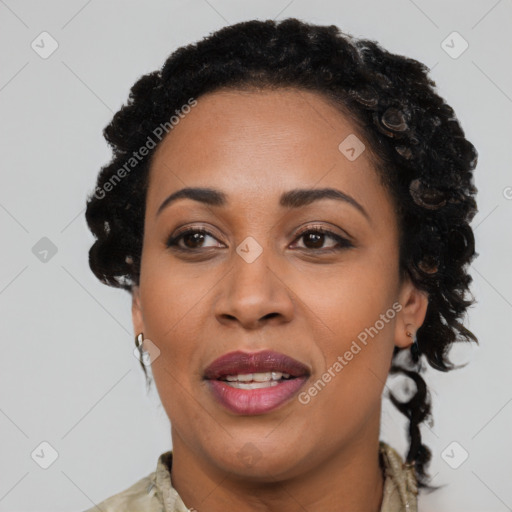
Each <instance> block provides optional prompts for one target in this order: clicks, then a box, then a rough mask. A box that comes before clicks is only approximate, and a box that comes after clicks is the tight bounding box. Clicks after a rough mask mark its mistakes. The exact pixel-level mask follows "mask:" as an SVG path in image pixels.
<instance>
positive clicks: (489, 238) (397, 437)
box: [0, 0, 512, 512]
mask: <svg viewBox="0 0 512 512" xmlns="http://www.w3.org/2000/svg"><path fill="white" fill-rule="evenodd" d="M511 14H512V5H511V1H510V0H500V1H497V0H486V1H475V2H467V1H462V0H460V1H449V2H446V1H440V0H437V1H429V2H427V1H424V0H415V1H412V0H396V1H395V0H393V1H391V0H387V1H364V0H358V1H351V2H348V1H339V0H337V1H334V0H332V1H327V0H325V1H322V0H316V1H314V2H307V1H305V0H291V1H290V0H271V1H258V2H243V1H237V0H191V1H163V0H152V1H146V2H135V1H124V2H121V1H120V0H118V1H113V0H108V1H101V0H89V1H88V2H87V1H84V0H72V1H67V2H64V1H56V0H54V1H46V2H40V1H39V2H38V1H35V0H32V1H18V2H15V1H14V0H0V44H1V48H2V52H1V57H0V59H1V60H0V116H1V121H2V122H1V136H0V141H1V154H2V166H1V173H2V176H1V177H2V179H1V184H2V186H1V188H0V223H1V233H2V247H3V250H2V264H1V265H0V308H1V309H0V311H1V335H2V356H1V367H2V370H1V372H0V389H1V396H0V439H1V441H0V443H1V456H0V474H1V478H0V511H53V512H58V511H69V510H77V511H80V510H84V509H85V508H88V507H91V506H92V505H93V503H97V502H99V501H100V500H102V499H104V498H106V497H107V496H110V495H112V494H114V493H115V492H119V491H121V490H123V489H125V488H126V487H128V486H130V485H131V484H133V483H134V482H135V481H136V480H138V479H140V478H142V477H143V476H145V475H147V474H149V473H150V472H151V471H153V470H154V469H155V467H156V461H157V458H158V456H159V455H160V453H162V452H163V451H166V450H168V449H170V448H171V444H170V430H169V422H168V419H167V416H166V414H165V411H164V410H163V408H162V406H161V405H160V402H159V399H158V396H157V393H156V390H155V388H154V386H153V388H152V391H151V392H150V393H149V395H146V392H145V386H144V379H143V373H142V371H141V369H140V367H139V363H138V361H137V360H136V359H135V357H134V356H133V353H132V349H133V346H134V345H133V334H134V333H133V332H132V326H131V316H130V297H129V295H128V294H127V293H126V292H123V291H121V290H115V289H110V288H108V287H106V286H104V285H102V284H100V283H99V282H98V281H97V280H96V279H95V277H94V276H93V274H92V272H91V271H90V270H89V267H88V264H87V251H88V249H89V247H90V245H91V243H92V241H93V238H92V235H91V234H90V233H89V231H88V229H87V227H86V223H85V219H84V207H85V197H86V194H87V193H88V192H90V191H91V190H92V188H93V186H94V182H95V177H96V174H97V172H98V170H99V168H100V166H101V165H103V164H104V163H106V162H107V161H108V160H109V159H110V152H109V150H108V147H107V145H106V143H105V142H104V140H103V137H102V133H101V132H102V129H103V127H104V126H105V125H106V124H107V123H108V122H109V121H110V119H111V117H112V114H113V112H115V111H116V110H117V109H119V107H120V106H121V105H122V103H123V102H124V101H125V100H126V98H127V94H128V91H129V88H130V87H131V85H132V84H133V83H134V81H135V80H136V79H137V78H138V77H139V76H140V75H141V74H144V73H147V72H149V71H152V70H154V69H157V68H159V67H160V66H161V65H162V63H163V62H164V60H165V58H166V57H167V56H168V55H169V54H170V53H171V52H172V51H173V50H175V49H176V48H177V47H178V46H181V45H183V44H186V43H190V42H195V41H197V40H198V39H200V38H202V37H203V36H205V35H207V34H208V33H209V32H211V31H214V30H216V29H218V28H220V27H222V26H225V25H227V24H231V23H235V22H238V21H242V20H248V19H251V18H259V19H268V18H275V19H282V18H286V17H290V16H294V17H298V18H300V19H303V20H305V21H310V22H313V23H319V24H331V23H332V24H336V25H337V26H339V27H340V28H341V29H342V30H343V31H346V32H348V33H351V34H353V35H354V36H357V37H365V38H370V39H374V40H377V41H378V42H380V43H381V44H382V45H383V46H384V47H385V48H386V49H388V50H390V51H392V52H395V53H400V54H405V55H407V56H410V57H413V58H416V59H418V60H420V61H422V62H424V63H425V64H427V65H428V66H429V67H430V68H431V69H432V74H431V76H432V78H433V79H434V80H435V81H436V83H437V86H438V90H439V92H440V94H441V95H442V96H443V97H445V98H446V100H447V101H448V103H450V104H451V105H452V106H453V108H454V109H455V112H456V113H457V115H458V117H459V119H460V121H461V123H462V126H463V128H464V130H465V132H466V135H467V137H468V138H469V140H471V141H472V142H473V143H474V144H475V146H476V147H477V149H478V151H479V154H480V157H479V165H478V167H477V170H476V185H477V187H478V189H479V196H478V205H479V213H478V215H477V216H476V218H475V220H474V222H473V228H474V230H475V236H476V241H477V249H478V252H479V253H480V256H479V257H478V258H477V259H476V260H475V262H474V264H473V265H472V266H471V269H470V271H471V274H472V275H473V276H474V282H473V284H472V292H473V294H474V295H475V297H476V298H477V301H478V302H477V304H476V305H475V306H474V307H473V308H471V310H470V314H469V316H468V318H467V321H466V325H467V326H468V327H469V328H470V329H471V330H473V332H475V333H476V335H477V336H478V337H479V339H480V345H479V346H477V345H475V344H460V345H458V346H457V347H455V348H454V349H453V350H452V352H451V355H452V359H453V360H454V361H455V362H457V363H466V362H467V363H468V365H467V366H466V367H465V368H462V369H460V370H455V371H453V372H451V373H449V374H440V373H439V372H436V371H434V370H430V371H429V372H428V373H427V376H426V378H427V383H428V385H429V387H430V390H431V393H432V398H433V412H434V424H433V425H432V426H431V427H428V426H424V427H422V429H423V432H424V439H425V441H426V442H427V444H428V446H430V448H431V449H432V452H433V460H432V464H431V466H430V473H431V475H432V477H433V478H432V484H434V485H443V484H446V486H445V487H444V488H443V489H442V490H440V491H437V492H435V493H433V494H431V495H426V496H424V497H421V498H420V511H421V512H434V511H435V512H443V511H449V512H457V511H461V512H462V511H464V512H476V511H478V512H484V511H485V512H501V511H506V510H512V489H511V486H510V482H511V478H512V469H511V453H512V442H511V436H510V431H511V423H512V422H511V419H512V404H511V401H512V386H511V383H512V382H511V376H510V375H511V372H510V361H511V355H512V354H511V346H512V344H511V340H510V334H509V333H510V329H509V324H508V320H509V318H510V316H511V313H512V310H511V306H512V304H511V301H512V291H511V290H512V288H511V285H512V273H511V270H510V262H511V261H512V258H511V257H512V254H511V253H512V242H511V237H512V233H511V230H510V225H511V221H512V201H511V200H510V199H511V198H512V188H511V187H512V175H511V172H510V168H511V166H510V165H511V157H510V144H511V135H512V133H511V128H510V126H511V123H510V118H511V114H512V98H511V97H512V73H511V66H510V57H511V52H510V49H511V30H510V26H511V21H512V16H511ZM43 31H47V32H49V33H50V34H51V36H52V37H53V38H54V39H55V40H56V41H57V43H58V45H59V46H58V49H57V50H56V51H55V52H54V53H53V54H52V55H50V56H49V57H48V58H46V59H43V58H41V57H40V55H39V54H38V53H36V52H35V51H34V50H33V49H32V47H31V43H32V41H34V40H35V41H36V43H37V42H38V41H40V39H41V38H40V37H39V34H41V32H43ZM453 31H457V32H458V33H460V34H461V36H462V37H463V38H464V39H465V40H466V41H467V42H468V43H469V47H468V49H467V50H466V51H465V52H464V53H462V54H461V55H460V56H458V58H452V57H451V56H450V55H448V54H447V53H446V51H445V50H444V49H443V47H442V42H443V41H444V40H445V39H446V38H447V36H448V35H449V34H451V33H452V32H453ZM448 41H451V40H450V39H449V40H448ZM460 43H461V41H457V40H454V42H453V43H449V44H450V45H451V46H453V47H454V49H453V50H452V51H457V50H460V49H461V46H460ZM41 44H42V43H40V42H39V45H40V46H41ZM45 48H46V49H48V48H49V40H46V43H45ZM43 237H47V238H48V239H49V240H51V242H52V243H53V244H54V245H55V247H56V249H57V252H56V254H54V255H52V253H51V252H50V253H48V256H47V261H46V262H43V261H41V260H40V258H41V257H42V253H40V254H39V255H38V256H39V257H38V256H37V255H36V254H34V252H36V253H37V251H36V250H34V252H33V247H34V246H36V244H37V243H38V242H39V241H40V239H41V238H43ZM39 243H40V244H45V243H46V244H48V242H47V241H43V242H39ZM36 248H39V251H40V250H41V247H39V246H36ZM43 248H44V247H43ZM389 384H390V385H391V384H392V382H391V379H390V383H389ZM404 427H405V420H404V419H402V416H401V415H400V414H399V413H398V412H397V411H396V410H395V409H394V407H393V406H392V405H391V404H390V403H389V401H388V400H387V399H386V400H384V410H383V417H382V435H381V438H382V439H384V440H386V441H388V442H390V443H391V444H392V445H393V446H395V447H396V448H397V449H398V450H399V451H400V452H401V453H402V454H405V450H406V447H407V444H406V439H405V433H404V431H403V428H404ZM44 441H46V442H48V443H49V444H50V445H51V446H52V447H53V449H54V450H55V451H56V452H57V453H58V458H57V459H56V460H55V462H53V464H51V465H50V466H49V467H48V468H47V469H43V468H41V467H40V466H39V464H38V463H36V462H35V460H34V459H33V458H32V457H31V454H32V453H33V452H34V450H35V451H36V453H39V454H40V457H39V460H38V462H39V463H42V462H44V460H43V459H44V458H45V457H46V458H47V462H48V461H49V460H50V459H48V457H49V456H50V455H49V454H50V453H51V450H50V449H48V448H45V445H43V447H41V446H40V443H42V442H44ZM452 442H456V443H458V444H456V445H452V446H450V444H451V443H452ZM447 447H448V449H447ZM41 450H42V451H41ZM465 452H467V453H468V455H469V456H468V458H467V460H465V461H464V462H463V463H462V464H460V461H461V460H462V458H463V455H464V453H465ZM41 454H44V455H41ZM34 458H35V459H37V457H36V456H34ZM458 464H460V465H459V467H458V468H457V469H454V468H453V467H451V466H454V465H458Z"/></svg>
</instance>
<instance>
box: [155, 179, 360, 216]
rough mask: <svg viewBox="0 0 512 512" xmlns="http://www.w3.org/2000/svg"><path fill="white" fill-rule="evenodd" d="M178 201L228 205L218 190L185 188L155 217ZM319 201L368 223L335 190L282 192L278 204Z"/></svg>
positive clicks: (355, 204)
mask: <svg viewBox="0 0 512 512" xmlns="http://www.w3.org/2000/svg"><path fill="white" fill-rule="evenodd" d="M179 199H192V200H194V201H198V202H200V203H204V204H207V205H209V206H227V205H228V203H229V201H228V197H227V195H226V194H225V193H224V192H221V191H220V190H216V189H213V188H204V187H187V188H182V189H181V190H178V191H176V192H174V193H172V194H171V195H170V196H169V197H167V198H166V199H165V200H164V202H163V203H162V204H161V205H160V207H159V208H158V211H157V212H156V215H157V216H158V215H159V214H160V213H161V212H162V210H163V209H164V208H166V207H168V206H169V205H170V204H172V203H174V202H175V201H177V200H179ZM321 199H335V200H337V201H343V202H345V203H348V204H350V205H352V206H353V207H354V208H356V209H357V210H359V212H361V213H362V214H363V215H364V217H366V219H367V220H368V221H370V216H369V215H368V213H367V211H366V210H365V209H364V208H363V207H362V206H361V205H360V204H359V203H358V202H357V201H356V200H355V199H354V198H353V197H351V196H349V195H348V194H345V193H344V192H342V191H341V190H337V189H335V188H320V189H293V190H289V191H288V192H283V194H282V195H281V197H280V199H279V204H280V206H282V207H283V208H300V207H301V206H307V205H309V204H311V203H313V202H314V201H319V200H321Z"/></svg>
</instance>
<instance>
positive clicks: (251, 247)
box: [216, 236, 293, 327]
mask: <svg viewBox="0 0 512 512" xmlns="http://www.w3.org/2000/svg"><path fill="white" fill-rule="evenodd" d="M232 257H233V265H232V270H231V271H230V272H229V274H228V275H227V276H226V281H225V283H224V288H223V290H222V295H221V297H220V298H219V299H218V301H217V306H216V315H217V318H218V319H219V320H221V321H222V320H225V319H231V320H235V319H236V320H238V321H239V322H240V323H241V324H243V325H244V326H245V327H250V326H252V327H254V326H256V325H258V324H259V322H260V320H262V319H264V318H265V317H268V318H271V317H274V316H276V315H277V316H280V317H281V319H286V320H289V319H290V318H291V315H292V312H293V302H292V300H291V297H290V295H289V293H288V290H287V287H286V286H285V285H284V283H283V281H282V280H281V279H279V276H278V269H277V267H279V265H276V261H277V260H276V258H275V257H274V256H273V254H272V247H271V244H267V243H266V242H265V246H263V245H262V244H260V243H259V242H258V241H257V240H256V239H255V238H253V237H251V236H249V237H246V238H245V239H244V240H243V241H242V242H241V243H240V244H239V245H238V246H237V247H236V251H234V252H233V256H232Z"/></svg>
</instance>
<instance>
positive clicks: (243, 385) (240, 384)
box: [228, 380, 279, 389]
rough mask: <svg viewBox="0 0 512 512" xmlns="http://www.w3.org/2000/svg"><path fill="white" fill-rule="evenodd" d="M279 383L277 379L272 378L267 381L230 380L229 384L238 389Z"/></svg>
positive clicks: (259, 387) (267, 386) (264, 386)
mask: <svg viewBox="0 0 512 512" xmlns="http://www.w3.org/2000/svg"><path fill="white" fill-rule="evenodd" d="M278 384H279V383H278V382H277V381H276V380H270V381H267V382H230V383H229V384H228V386H231V387H232V388H238V389H261V388H269V387H271V386H277V385H278Z"/></svg>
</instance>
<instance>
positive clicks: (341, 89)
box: [85, 18, 478, 489]
mask: <svg viewBox="0 0 512 512" xmlns="http://www.w3.org/2000/svg"><path fill="white" fill-rule="evenodd" d="M428 71H429V70H428V68H427V67H426V66H425V65H424V64H422V63H421V62H418V61H417V60H414V59H411V58H406V57H404V56H401V55H396V54H392V53H389V52H388V51H386V50H384V49H383V48H382V47H381V46H380V45H379V44H378V43H377V42H375V41H371V40H366V39H356V38H354V37H353V36H351V35H349V34H344V33H342V32H341V31H340V30H339V29H338V27H336V26H335V25H330V26H317V25H313V24H308V23H304V22H302V21H299V20H297V19H295V18H288V19H285V20H282V21H280V22H275V21H272V20H267V21H257V20H251V21H246V22H242V23H238V24H235V25H231V26H227V27H224V28H222V29H220V30H218V31H217V32H214V33H212V34H210V35H209V36H208V37H205V38H204V39H203V40H201V41H199V42H197V43H196V44H190V45H187V46H184V47H181V48H178V49H177V50H176V51H175V52H174V53H172V54H171V55H170V56H169V57H168V59H167V60H166V62H165V63H164V65H163V67H162V68H161V69H160V70H158V71H154V72H151V73H148V74H146V75H144V76H142V77H141V78H139V79H138V81H137V82H136V83H135V84H134V85H133V87H132V88H131V91H130V95H129V98H128V101H127V103H126V104H125V105H124V106H123V107H122V108H121V109H120V110H119V111H118V112H117V113H116V114H115V115H114V117H113V119H112V121H111V122H110V124H109V125H108V126H107V127H106V128H105V129H104V132H103V133H104V136H105V139H106V140H107V142H108V143H109V145H110V146H111V148H112V151H113V156H112V159H111V161H110V163H108V164H107V165H105V166H104V167H102V169H101V172H100V173H99V175H98V178H97V183H96V188H95V190H94V192H92V193H91V194H90V195H89V196H88V198H87V209H86V214H85V215H86V219H87V223H88V226H89V228H90V230H91V231H92V233H93V234H94V236H95V238H96V241H95V242H94V244H93V245H92V247H91V249H90V251H89V265H90V267H91V269H92V271H93V272H94V274H95V275H96V276H97V277H98V279H99V280H100V281H101V282H103V283H105V284H107V285H110V286H114V287H118V288H122V289H125V290H127V291H130V292H131V291H132V288H133V286H136V285H138V283H139V277H140V262H141V253H142V239H143V229H144V224H143V222H144V214H145V201H146V191H147V184H148V171H149V169H150V165H151V157H152V155H153V154H154V152H155V149H156V148H157V147H158V145H159V142H160V141H161V140H162V139H163V137H162V134H163V131H165V132H166V133H168V132H169V131H170V130H171V129H172V124H173V123H172V122H170V119H172V116H174V114H178V116H180V117H181V114H180V112H182V111H185V108H184V107H185V106H186V105H190V104H191V100H192V101H195V99H197V98H198V97H199V96H201V95H203V94H206V93H211V92H214V91H216V90H219V89H237V90H244V89H245V90H249V89H254V88H256V89H279V88H294V89H299V90H309V91H314V92H317V93H320V94H321V95H323V97H324V98H325V99H326V100H328V101H329V102H331V103H332V104H333V105H334V106H336V107H337V108H338V109H339V111H340V112H342V113H344V114H347V115H349V116H350V119H351V120H352V122H353V123H354V124H355V126H357V127H358V129H359V133H361V134H362V136H363V138H364V140H365V142H366V147H367V148H368V149H369V152H368V154H369V156H370V158H371V160H372V163H373V165H374V167H375V169H376V170H377V172H378V174H379V176H380V178H381V181H382V183H383V185H384V186H386V187H387V189H388V190H389V191H390V193H391V196H392V198H393V200H394V203H395V210H396V213H397V218H398V224H399V233H400V243H399V254H400V261H399V267H400V272H401V276H402V277H404V276H409V277H410V279H411V280H412V282H413V283H414V284H415V285H416V287H417V288H418V289H420V290H424V291H426V292H428V297H429V299H428V308H427V313H426V317H425V321H424V323H423V325H422V326H421V327H420V328H419V329H418V331H417V333H416V336H417V337H416V340H415V343H414V344H413V345H412V347H411V349H399V348H398V347H395V349H394V353H393V362H392V365H391V367H390V373H397V372H403V373H404V374H405V375H407V376H408V377H410V378H412V379H413V380H414V382H415V384H416V392H415V394H414V396H413V397H412V398H411V399H410V400H408V401H404V402H401V401H399V400H398V399H397V398H396V397H395V396H394V395H393V394H392V393H390V399H391V401H392V403H393V404H394V405H395V406H396V407H397V408H398V409H399V411H400V412H402V413H403V414H404V415H405V416H406V417H407V418H408V419H409V428H408V437H409V441H410V447H409V450H408V453H407V458H406V462H407V463H410V464H412V465H414V467H415V470H416V476H417V479H418V487H419V488H428V489H433V487H432V486H430V485H427V483H426V481H427V476H428V474H427V473H426V471H425V466H426V465H428V463H429V461H430V459H431V452H430V450H429V449H428V448H427V447H426V446H425V445H424V444H422V440H421V432H420V429H419V426H420V424H421V423H422V422H423V421H425V420H427V419H430V420H431V404H430V396H429V393H428V391H427V388H426V385H425V381H424V380H423V378H422V377H421V376H420V375H419V372H420V371H421V370H423V367H422V359H423V357H424V358H425V359H426V360H427V361H428V363H429V364H430V365H431V366H432V367H433V368H435V369H437V370H440V371H444V372H446V371H449V370H451V369H453V368H454V365H453V364H452V363H451V362H450V361H449V359H448V350H449V348H450V346H451V345H452V343H454V342H458V341H474V342H476V343H478V340H477V338H476V337H475V335H474V334H473V333H472V332H471V331H469V330H468V329H467V328H466V327H464V326H463V325H462V323H461V317H462V316H463V315H464V314H465V312H466V309H467V308H468V306H470V305H472V304H473V303H474V298H470V299H467V298H466V292H469V284H470V283H471V281H472V278H471V276H470V275H469V274H468V273H467V272H466V266H467V265H469V263H471V261H472V260H473V258H474V257H475V256H478V253H476V252H475V240H474V235H473V231H472V229H471V227H470V225H469V223H470V222H471V220H472V219H473V217H474V215H475V214H476V212H477V207H476V201H475V198H474V196H475V195H476V192H477V189H476V187H475V186H474V183H473V173H472V171H473V169H474V168H475V166H476V163H477V157H478V153H477V151H476V149H475V148H474V146H473V145H472V144H471V143H470V142H469V141H468V140H467V139H466V138H465V136H464V131H463V130H462V128H461V126H460V124H459V122H458V120H457V118H456V116H455V113H454V111H453V109H452V108H451V107H450V106H449V105H448V104H447V103H446V102H445V101H444V100H443V99H442V98H441V97H440V96H439V95H438V94H437V93H436V84H435V82H434V81H432V80H431V79H430V78H429V77H428ZM194 98H195V99H194ZM187 108H190V107H187ZM175 118H176V119H177V117H176V116H175ZM155 139H157V140H156V141H155ZM144 148H145V150H143V149H144ZM141 155H142V156H141ZM128 163H129V165H128ZM404 350H407V356H408V359H407V362H406V364H405V366H406V368H404V367H402V366H398V365H397V364H396V361H397V358H398V357H397V356H398V355H399V353H400V352H403V351H404ZM143 368H144V371H145V367H144V365H143ZM146 377H147V375H146Z"/></svg>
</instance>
